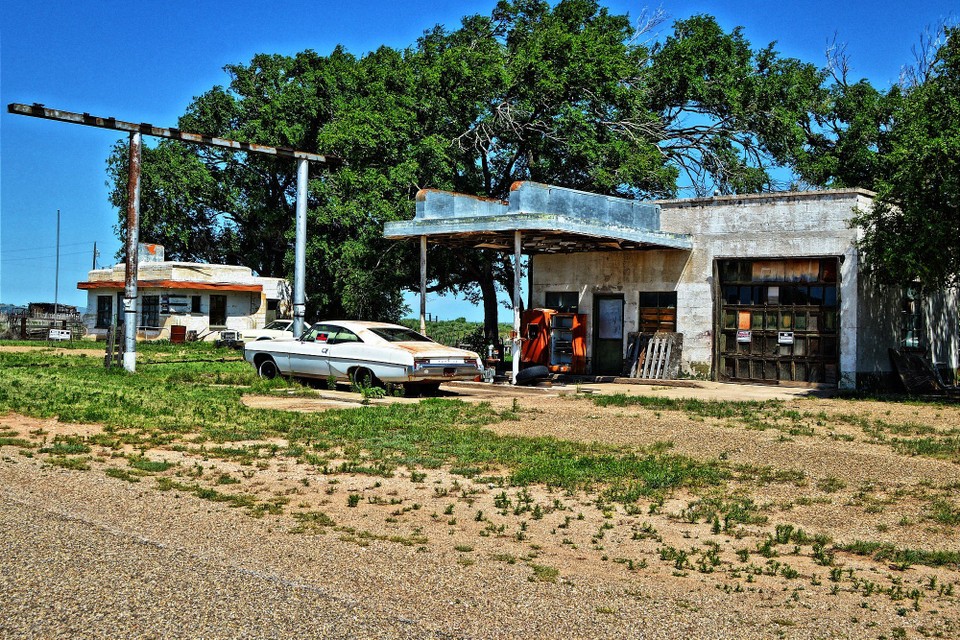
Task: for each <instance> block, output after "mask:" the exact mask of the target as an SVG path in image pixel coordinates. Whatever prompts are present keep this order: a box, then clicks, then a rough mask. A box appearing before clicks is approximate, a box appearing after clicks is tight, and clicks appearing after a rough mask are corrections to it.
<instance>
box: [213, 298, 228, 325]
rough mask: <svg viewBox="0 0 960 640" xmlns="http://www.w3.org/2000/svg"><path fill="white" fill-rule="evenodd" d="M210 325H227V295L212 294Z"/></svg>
mask: <svg viewBox="0 0 960 640" xmlns="http://www.w3.org/2000/svg"><path fill="white" fill-rule="evenodd" d="M210 326H211V327H225V326H227V296H210Z"/></svg>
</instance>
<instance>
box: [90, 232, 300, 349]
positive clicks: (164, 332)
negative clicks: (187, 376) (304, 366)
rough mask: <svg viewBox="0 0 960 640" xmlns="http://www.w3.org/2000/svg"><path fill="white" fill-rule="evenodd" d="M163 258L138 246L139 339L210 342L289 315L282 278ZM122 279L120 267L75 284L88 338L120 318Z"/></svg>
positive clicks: (152, 247)
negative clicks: (82, 294)
mask: <svg viewBox="0 0 960 640" xmlns="http://www.w3.org/2000/svg"><path fill="white" fill-rule="evenodd" d="M163 258H164V251H163V247H162V246H160V245H140V253H139V265H138V273H137V302H138V304H137V337H138V338H143V339H147V340H156V339H169V338H170V337H171V334H172V333H173V332H174V331H179V332H184V333H185V334H186V335H187V336H188V337H194V338H195V339H198V340H203V339H209V340H213V339H215V338H216V337H217V336H218V335H219V332H220V331H222V330H224V329H236V330H245V329H261V328H263V327H264V326H265V325H266V324H267V323H269V322H272V321H273V320H275V319H277V318H285V317H289V315H290V312H291V309H292V306H291V288H290V285H289V283H288V282H287V281H286V280H284V279H283V278H265V277H260V276H255V275H254V274H253V271H252V270H251V269H250V268H248V267H242V266H233V265H220V264H201V263H193V262H168V261H166V260H164V259H163ZM125 278H126V266H125V265H124V264H123V263H121V264H117V265H114V266H113V267H112V268H110V269H95V270H93V271H90V272H89V274H88V276H87V280H86V281H85V282H79V283H77V288H78V289H81V290H85V291H86V292H87V314H86V315H85V316H84V323H85V325H86V327H87V334H88V335H92V336H94V337H97V338H103V337H105V336H106V335H107V334H108V333H109V331H110V327H111V325H112V324H113V323H114V322H115V316H116V315H117V314H118V313H121V314H122V310H123V293H124V287H125ZM121 320H122V318H121ZM173 327H183V328H182V329H179V330H176V329H173Z"/></svg>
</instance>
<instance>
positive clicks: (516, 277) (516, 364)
mask: <svg viewBox="0 0 960 640" xmlns="http://www.w3.org/2000/svg"><path fill="white" fill-rule="evenodd" d="M518 373H520V230H519V229H517V230H516V231H514V232H513V375H512V377H511V382H512V383H513V384H517V374H518Z"/></svg>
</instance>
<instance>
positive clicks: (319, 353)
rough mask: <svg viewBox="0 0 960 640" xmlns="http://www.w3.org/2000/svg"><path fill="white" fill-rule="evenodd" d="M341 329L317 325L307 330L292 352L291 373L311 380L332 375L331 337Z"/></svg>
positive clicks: (327, 325) (292, 348)
mask: <svg viewBox="0 0 960 640" xmlns="http://www.w3.org/2000/svg"><path fill="white" fill-rule="evenodd" d="M339 329H340V328H339V327H337V326H334V325H329V324H315V325H313V326H312V327H310V329H309V330H307V331H306V332H305V333H304V334H303V336H302V337H301V338H300V340H298V341H297V343H296V344H295V345H293V346H292V347H291V350H290V373H292V374H293V375H299V376H306V377H309V378H326V377H327V376H329V375H330V345H329V340H330V338H331V336H335V335H336V334H337V331H339Z"/></svg>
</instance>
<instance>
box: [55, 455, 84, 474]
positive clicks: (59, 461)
mask: <svg viewBox="0 0 960 640" xmlns="http://www.w3.org/2000/svg"><path fill="white" fill-rule="evenodd" d="M46 462H47V464H52V465H53V466H55V467H63V468H64V469H70V470H72V471H87V470H88V469H90V464H89V459H88V458H87V457H85V456H78V457H75V458H70V457H67V456H51V457H49V458H47V460H46Z"/></svg>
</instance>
